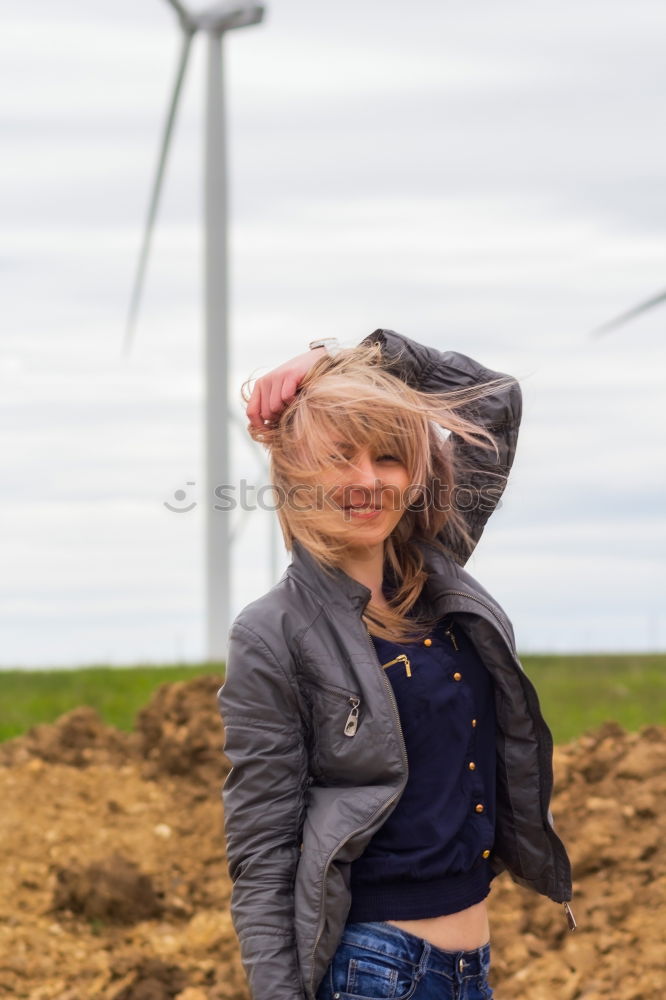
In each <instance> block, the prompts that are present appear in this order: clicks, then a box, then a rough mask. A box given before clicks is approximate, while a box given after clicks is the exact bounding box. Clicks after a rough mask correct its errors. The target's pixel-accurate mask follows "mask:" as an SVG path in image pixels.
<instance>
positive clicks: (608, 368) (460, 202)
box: [0, 0, 666, 667]
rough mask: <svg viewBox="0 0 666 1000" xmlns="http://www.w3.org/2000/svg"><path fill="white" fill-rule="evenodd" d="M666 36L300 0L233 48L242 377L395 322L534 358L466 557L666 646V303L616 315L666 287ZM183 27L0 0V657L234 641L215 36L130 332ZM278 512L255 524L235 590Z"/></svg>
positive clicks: (520, 372) (150, 9) (238, 561)
mask: <svg viewBox="0 0 666 1000" xmlns="http://www.w3.org/2000/svg"><path fill="white" fill-rule="evenodd" d="M665 38H666V7H665V6H664V4H663V2H661V0H632V2H631V3H629V2H626V0H625V2H617V0H603V2H601V0H590V2H588V3H585V4H581V3H579V2H575V3H574V2H573V0H561V2H560V3H558V4H543V3H535V2H534V0H530V2H527V0H526V2H516V0H504V2H503V3H501V4H498V3H494V2H491V0H479V2H472V3H465V4H462V3H448V2H442V0H412V2H411V3H410V4H398V3H393V2H391V0H381V2H380V0H353V2H352V0H336V2H335V3H322V2H317V3H314V2H312V0H309V2H308V0H273V2H271V3H269V5H268V6H267V12H266V17H265V21H264V23H263V24H261V25H259V26H256V27H252V28H247V29H243V30H240V31H236V32H232V33H230V34H229V35H228V36H227V37H226V40H225V43H224V51H225V61H226V62H225V72H226V85H227V107H228V142H229V171H230V203H231V222H230V234H229V245H230V252H231V271H230V281H231V294H230V336H231V372H230V380H229V390H230V393H231V402H232V406H233V408H234V409H235V411H236V413H237V414H238V416H239V417H240V418H241V420H243V421H244V419H245V417H244V410H243V408H242V406H241V403H240V395H239V390H240V385H241V383H242V381H243V380H244V379H245V378H247V377H248V376H249V375H251V374H254V375H257V374H262V373H264V372H266V371H268V370H270V369H271V368H272V367H274V366H275V365H277V364H280V363H282V362H283V361H284V360H286V359H287V358H289V357H291V356H293V355H294V354H297V353H300V352H301V351H303V350H306V349H307V343H308V341H309V340H311V339H312V338H313V337H315V336H320V335H321V336H336V337H338V338H339V339H340V340H341V342H342V343H343V344H349V345H351V344H355V343H358V341H359V340H360V339H361V338H362V337H364V336H365V335H366V334H367V333H370V332H371V331H372V330H374V329H375V328H376V327H379V326H383V327H389V328H392V329H394V330H397V331H399V332H401V333H405V334H407V335H408V336H410V337H412V338H413V339H416V340H419V341H421V342H422V343H425V344H428V345H430V346H434V347H438V348H440V349H442V350H447V349H453V350H460V351H462V352H464V353H465V354H469V355H471V356H472V357H474V358H477V359H478V360H479V361H481V362H482V363H483V364H485V365H487V366H488V367H490V368H493V369H496V370H499V371H503V372H510V373H512V374H514V375H516V376H518V377H519V378H520V379H521V384H522V387H523V396H524V414H523V425H522V430H521V435H520V442H519V448H518V455H517V458H516V462H515V465H514V470H513V473H512V477H511V480H510V484H509V487H508V488H507V491H506V493H505V497H504V501H503V504H502V506H501V508H500V509H499V510H498V511H497V512H496V513H495V514H494V515H493V517H492V518H491V520H490V522H489V524H488V526H487V528H486V531H485V533H484V536H483V539H482V541H481V542H480V544H479V546H478V548H477V550H476V553H475V554H474V556H473V557H472V559H471V560H470V562H469V563H468V565H467V569H468V571H469V572H471V573H472V574H473V575H474V576H475V577H477V578H478V579H479V580H480V581H481V583H482V584H483V585H484V586H485V587H486V588H487V589H488V590H489V591H490V592H491V593H493V594H494V596H495V597H496V598H497V599H498V600H499V601H500V603H501V604H502V605H503V607H504V608H505V610H506V612H507V614H508V615H509V617H510V618H511V620H512V622H513V624H514V628H515V631H516V637H517V640H518V648H519V650H522V651H524V652H529V651H550V650H553V651H576V650H591V651H600V650H602V651H620V650H647V649H657V648H659V649H662V650H663V649H664V648H665V647H666V614H665V613H664V610H663V608H664V601H663V596H664V564H665V562H664V556H665V548H666V546H665V535H666V532H665V530H664V529H665V511H666V505H665V503H664V499H665V493H666V490H665V488H664V487H665V481H664V469H665V468H666V454H665V448H664V434H663V426H664V417H663V399H664V388H665V387H664V381H665V375H664V373H665V372H666V350H665V346H664V344H665V338H664V331H665V328H666V308H662V309H661V310H655V311H654V313H652V314H650V315H649V316H645V317H644V318H642V319H640V320H638V321H636V322H634V323H632V324H631V325H628V326H626V327H625V328H623V329H620V330H617V331H614V332H612V333H608V334H607V335H605V336H604V337H601V338H597V339H590V338H589V337H588V332H589V331H590V330H591V329H592V328H593V327H595V326H596V325H598V324H600V323H602V322H604V321H605V320H607V319H609V318H611V317H612V316H614V315H615V314H617V313H619V312H622V311H623V310H625V309H627V308H629V307H631V306H632V305H634V304H636V303H637V302H639V301H641V300H642V299H644V298H647V297H649V296H650V295H652V294H654V293H656V292H658V291H660V290H661V289H662V288H663V287H665V286H666V253H665V249H666V185H665V184H664V177H665V176H666V140H665V139H664V129H663V121H664V117H665V107H664V105H665V104H666V60H665V59H664V39H665ZM178 48H179V32H178V27H177V22H176V19H175V17H174V15H173V12H172V10H171V9H170V7H169V6H168V5H167V3H166V2H159V0H114V2H113V3H112V2H110V0H107V2H103V0H85V3H84V2H82V0H77V2H73V0H58V2H57V3H54V2H53V0H5V2H4V3H3V4H2V7H1V8H0V83H1V86H0V122H1V134H2V156H0V211H1V220H2V225H1V228H0V268H1V275H2V302H3V309H2V317H3V318H2V338H1V343H0V388H1V391H0V406H1V408H2V423H1V427H0V435H1V438H0V443H1V447H2V453H3V462H2V469H3V473H4V483H3V487H2V517H1V522H0V542H1V545H2V569H3V572H2V578H1V581H0V587H1V594H2V608H1V617H0V626H1V628H2V643H1V644H0V666H4V667H10V666H17V665H18V666H51V665H68V666H69V665H72V666H74V665H80V664H86V663H116V664H121V663H135V662H160V661H173V660H175V659H186V660H198V659H201V658H202V656H203V655H204V620H203V607H204V586H203V585H204V548H203V546H204V536H203V527H204V521H203V508H202V499H203V498H202V497H201V492H200V491H201V483H202V474H203V470H202V464H201V462H202V446H203V437H202V434H203V424H202V417H203V410H202V402H203V370H202V363H203V333H202V309H201V305H200V302H201V296H202V280H201V276H202V257H201V201H202V183H201V181H202V176H201V172H202V162H201V149H202V127H201V126H202V117H201V116H202V109H203V80H204V44H203V40H202V39H197V40H196V41H195V44H194V48H193V53H192V60H191V64H190V68H189V71H188V76H187V79H186V83H185V88H184V93H183V101H182V105H181V108H180V113H179V117H178V121H177V127H176V134H175V138H174V145H173V150H172V156H171V158H170V162H169V165H168V171H167V176H166V182H165V189H164V197H163V201H162V204H161V207H160V214H159V221H158V227H157V231H156V237H155V241H154V245H153V252H152V257H151V261H150V265H149V270H148V275H147V283H146V289H145V298H144V301H143V305H142V309H141V314H140V321H139V327H138V334H137V340H136V344H135V347H134V350H133V352H132V354H131V355H130V357H129V359H125V358H123V357H122V356H121V344H122V337H123V324H124V319H125V315H126V309H127V304H128V299H129V294H130V289H131V283H132V277H133V271H134V268H135V266H136V258H137V253H138V248H139V243H140V236H141V226H142V224H143V220H144V217H145V212H146V206H147V198H148V193H149V189H150V184H151V180H152V173H153V169H154V164H155V157H156V152H157V144H158V139H159V134H160V130H161V127H162V123H163V119H164V114H165V109H166V104H167V98H168V94H169V90H170V87H171V83H172V76H173V72H174V68H175V61H176V57H177V53H178ZM233 434H234V439H233V458H234V481H238V480H240V479H241V478H242V477H246V478H247V479H248V480H250V481H252V482H255V483H261V482H264V481H265V480H264V479H263V473H262V462H263V456H262V453H261V450H260V449H258V448H257V446H255V445H253V444H252V442H251V441H250V440H249V438H246V437H245V436H244V434H243V433H241V432H240V431H238V429H234V431H233ZM187 483H194V484H195V485H194V486H186V484H187ZM179 489H184V490H186V491H187V495H188V501H189V500H191V501H193V502H194V503H195V504H196V506H195V507H194V509H193V510H192V511H191V512H189V513H186V514H182V513H181V514H177V513H171V512H170V511H168V510H167V509H166V508H165V506H164V502H165V501H171V502H173V497H174V493H175V492H176V491H177V490H179ZM238 513H239V512H238V511H236V512H235V514H238ZM270 517H271V515H269V514H266V513H263V512H260V511H257V512H254V513H251V514H245V515H244V519H242V520H237V521H236V519H234V522H235V524H236V529H237V532H238V541H237V544H236V547H235V550H234V578H235V579H234V606H233V608H232V615H235V614H236V613H238V611H240V609H241V608H242V607H243V606H244V605H245V604H247V603H248V602H249V601H251V600H252V599H253V598H255V597H257V596H259V595H260V594H262V593H264V592H265V591H266V590H267V589H268V588H269V587H270V586H271V585H272V583H273V582H274V581H273V580H272V579H271V578H270V576H269V569H268V566H269V562H268V558H267V554H266V553H267V547H268V545H269V541H270V535H269V530H268V529H269V523H270ZM278 547H279V567H280V568H279V573H278V575H279V574H281V572H282V570H283V569H284V567H285V566H286V565H287V563H288V560H289V557H288V555H287V554H286V552H285V551H284V547H283V545H282V543H281V541H280V540H278Z"/></svg>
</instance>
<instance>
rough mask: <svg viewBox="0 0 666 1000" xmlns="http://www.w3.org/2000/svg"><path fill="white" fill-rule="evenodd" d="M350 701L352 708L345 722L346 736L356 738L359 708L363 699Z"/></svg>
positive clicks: (351, 699)
mask: <svg viewBox="0 0 666 1000" xmlns="http://www.w3.org/2000/svg"><path fill="white" fill-rule="evenodd" d="M349 700H350V702H351V706H352V707H351V709H350V710H349V715H348V716H347V721H346V722H345V736H356V730H357V729H358V706H359V705H360V704H361V699H360V698H352V697H350V699H349Z"/></svg>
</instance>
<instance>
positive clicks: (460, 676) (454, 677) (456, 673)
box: [453, 670, 462, 681]
mask: <svg viewBox="0 0 666 1000" xmlns="http://www.w3.org/2000/svg"><path fill="white" fill-rule="evenodd" d="M453 679H454V681H461V680H462V674H459V673H458V671H457V670H456V672H455V674H454V675H453Z"/></svg>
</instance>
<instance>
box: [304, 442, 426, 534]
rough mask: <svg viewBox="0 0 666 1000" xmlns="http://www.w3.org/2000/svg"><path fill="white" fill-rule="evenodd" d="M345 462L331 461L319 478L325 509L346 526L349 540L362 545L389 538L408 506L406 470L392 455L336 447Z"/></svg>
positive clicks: (364, 449)
mask: <svg viewBox="0 0 666 1000" xmlns="http://www.w3.org/2000/svg"><path fill="white" fill-rule="evenodd" d="M339 447H340V449H341V451H342V452H343V454H344V455H345V457H346V459H347V461H346V462H335V461H332V462H331V465H330V467H329V469H328V470H327V471H326V472H325V473H324V474H323V475H322V476H321V477H320V479H321V483H322V486H323V487H324V495H325V497H326V508H327V509H328V510H330V511H332V512H333V513H334V514H335V515H336V516H337V517H338V518H339V521H340V522H341V523H342V524H344V525H347V526H348V529H349V532H350V536H353V537H354V539H355V540H359V537H360V538H361V539H362V541H363V544H369V545H371V544H373V543H375V542H379V541H382V540H383V539H385V538H388V536H389V535H390V534H391V532H392V531H393V529H394V528H395V526H396V525H397V523H398V521H399V520H400V518H401V517H402V516H403V514H404V512H405V509H406V507H407V506H408V504H409V497H408V495H407V492H406V491H407V490H408V487H409V486H410V479H409V473H408V470H407V467H406V466H405V465H403V463H402V460H401V459H400V458H398V457H396V456H395V455H391V454H388V453H380V452H375V451H373V450H372V449H371V448H370V447H368V446H365V447H363V448H359V449H356V451H353V449H351V448H350V447H349V445H343V444H342V442H340V443H339Z"/></svg>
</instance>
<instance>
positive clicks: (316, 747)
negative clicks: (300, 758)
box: [300, 677, 363, 778]
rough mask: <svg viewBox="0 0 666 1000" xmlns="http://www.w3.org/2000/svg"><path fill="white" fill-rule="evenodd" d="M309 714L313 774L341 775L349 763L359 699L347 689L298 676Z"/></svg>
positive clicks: (359, 712)
mask: <svg viewBox="0 0 666 1000" xmlns="http://www.w3.org/2000/svg"><path fill="white" fill-rule="evenodd" d="M300 686H301V690H302V693H303V695H304V697H305V699H306V701H307V703H308V705H309V708H310V714H311V727H310V728H311V738H310V765H311V771H312V772H313V773H314V774H315V776H320V777H321V776H324V777H327V778H336V777H344V776H345V774H346V771H347V768H346V767H345V764H346V763H347V762H349V764H351V762H352V760H353V758H354V755H355V743H356V737H357V733H358V732H359V725H360V723H361V720H362V714H363V702H362V699H361V695H360V694H359V692H358V691H351V690H349V689H347V688H343V687H339V686H338V685H337V684H328V683H326V682H324V681H321V680H319V679H315V678H311V677H308V678H305V677H301V678H300Z"/></svg>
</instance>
